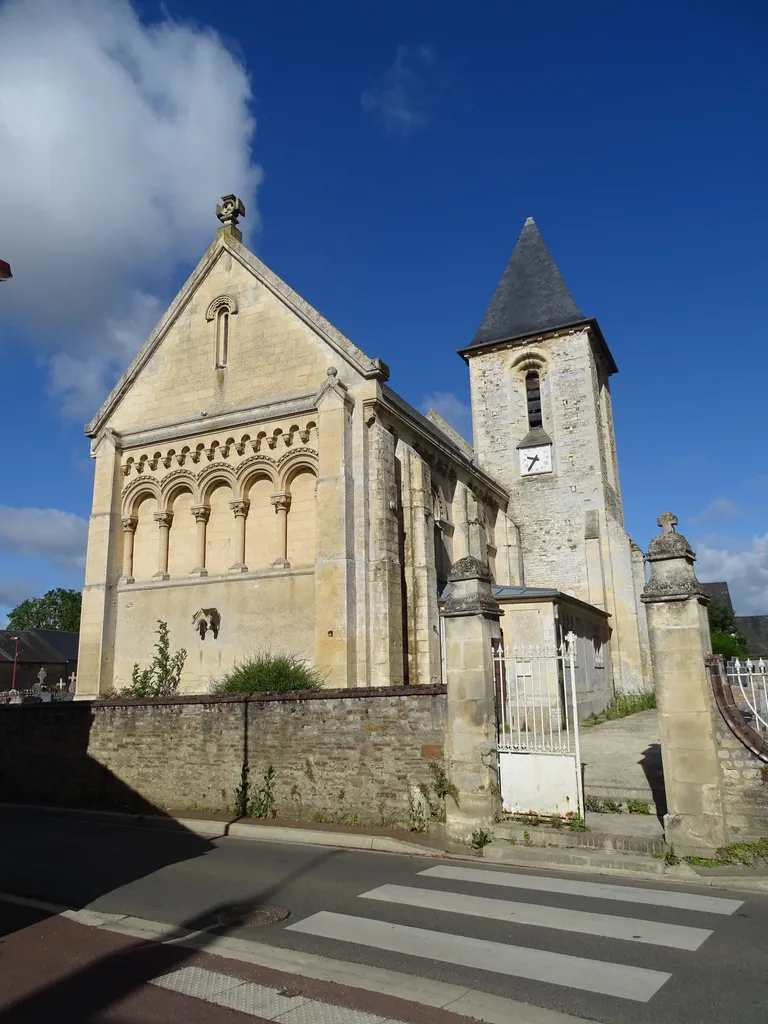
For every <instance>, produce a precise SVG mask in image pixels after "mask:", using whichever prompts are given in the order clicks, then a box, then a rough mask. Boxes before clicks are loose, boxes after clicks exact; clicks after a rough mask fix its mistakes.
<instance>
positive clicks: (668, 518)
mask: <svg viewBox="0 0 768 1024" xmlns="http://www.w3.org/2000/svg"><path fill="white" fill-rule="evenodd" d="M677 523H678V519H677V516H675V515H673V514H672V513H671V512H662V513H661V515H660V516H659V518H658V519H657V520H656V525H657V526H660V527H661V529H662V531H663V532H664V533H674V532H675V527H676V526H677Z"/></svg>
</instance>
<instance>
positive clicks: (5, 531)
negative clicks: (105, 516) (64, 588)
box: [0, 505, 88, 569]
mask: <svg viewBox="0 0 768 1024" xmlns="http://www.w3.org/2000/svg"><path fill="white" fill-rule="evenodd" d="M87 538H88V523H87V521H86V520H85V519H81V518H80V516H76V515H75V514H74V513H72V512H62V511H61V510H60V509H57V508H11V507H10V506H9V505H0V546H2V547H5V548H6V549H8V550H9V551H12V552H13V553H14V554H22V555H34V556H36V557H37V558H42V559H44V560H46V561H51V562H53V563H54V564H55V565H58V566H60V567H61V568H62V569H82V568H83V567H84V566H85V546H86V542H87Z"/></svg>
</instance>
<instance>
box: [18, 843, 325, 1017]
mask: <svg viewBox="0 0 768 1024" xmlns="http://www.w3.org/2000/svg"><path fill="white" fill-rule="evenodd" d="M338 853H339V851H338V850H325V851H323V852H322V853H319V854H318V855H317V856H316V857H314V858H312V860H311V861H309V862H308V863H306V864H303V865H302V866H301V867H298V868H296V870H294V871H293V872H291V873H290V874H288V875H286V876H285V878H283V879H281V880H280V882H278V883H276V884H274V885H271V886H269V887H267V888H265V889H263V890H262V891H260V892H259V893H256V894H254V896H253V897H252V898H251V899H247V900H243V899H239V900H238V901H237V903H236V904H235V903H222V904H219V905H218V906H216V907H213V908H209V909H207V910H206V911H205V912H204V913H203V914H198V915H195V916H194V917H191V918H189V919H188V920H186V921H184V922H183V923H182V924H180V925H179V926H178V927H176V928H174V929H173V930H171V929H169V934H168V935H167V936H166V938H165V941H164V944H163V945H160V944H159V943H157V942H144V941H136V942H134V943H133V944H132V945H131V946H130V947H129V948H127V949H123V950H120V951H119V952H116V953H111V954H107V955H106V956H104V957H102V958H101V959H99V960H98V961H96V962H95V963H91V964H89V965H87V966H85V967H83V968H81V969H79V970H77V971H75V972H74V973H72V974H70V975H68V976H67V977H66V978H64V979H62V980H60V981H56V982H54V983H53V984H50V985H46V986H45V987H42V988H40V989H38V990H37V991H36V992H34V993H33V994H32V995H29V996H27V997H25V998H23V999H21V1000H19V1001H17V1002H16V1003H14V1004H12V1005H11V1006H9V1007H7V1008H6V1009H4V1010H2V1011H0V1024H39V1022H40V1021H43V1020H50V1019H53V1018H54V1017H60V1016H61V1015H62V1007H65V1008H66V1019H67V1020H72V1021H78V1022H83V1024H86V1022H89V1021H97V1020H99V1019H100V1017H99V1014H100V1013H101V1012H103V1011H105V1010H106V1009H107V1008H108V1007H110V1006H112V1005H114V1004H115V1003H118V1002H120V1001H121V1000H123V999H125V998H126V997H127V996H129V995H130V994H131V993H132V992H135V991H136V990H137V989H140V988H141V987H142V986H143V985H146V984H147V983H148V982H150V981H151V980H152V979H153V978H156V977H157V976H158V975H160V974H165V973H168V972H169V971H172V970H178V968H179V967H180V966H182V965H183V964H184V962H185V961H186V960H188V959H189V958H190V957H191V956H193V955H194V952H195V951H193V950H191V949H188V948H185V947H183V946H178V945H171V944H170V943H173V942H175V941H179V940H182V939H186V938H189V937H190V936H191V935H193V934H194V933H196V932H199V930H200V929H204V928H207V929H208V931H207V932H206V935H207V936H208V937H209V939H212V938H213V937H214V936H221V935H226V934H228V933H229V932H231V931H233V930H235V929H237V928H240V927H242V926H244V925H246V924H247V923H248V919H249V918H250V917H251V915H252V914H254V913H255V912H256V911H257V910H258V909H259V908H260V907H262V906H264V905H265V904H268V903H270V901H271V900H273V899H274V898H275V897H276V896H278V895H279V894H280V893H281V892H282V891H283V890H284V889H286V888H287V887H288V886H290V885H291V884H292V883H293V882H295V881H297V880H298V879H299V878H301V877H302V875H305V874H307V873H309V872H312V871H314V870H315V869H316V868H318V867H319V866H320V865H322V864H324V863H326V862H327V861H328V860H330V859H332V858H333V857H335V856H337V855H338ZM223 920H226V922H227V923H226V925H220V926H218V927H214V928H210V925H211V923H212V922H215V921H223ZM101 934H104V933H101ZM205 943H206V938H205V936H201V942H200V946H199V947H198V951H203V952H204V951H205V948H204V947H205Z"/></svg>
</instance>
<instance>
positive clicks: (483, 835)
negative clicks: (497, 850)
mask: <svg viewBox="0 0 768 1024" xmlns="http://www.w3.org/2000/svg"><path fill="white" fill-rule="evenodd" d="M492 842H493V832H491V831H490V830H489V829H485V828H476V829H475V831H474V832H473V833H472V847H473V849H475V850H482V848H483V847H484V846H488V845H489V843H492Z"/></svg>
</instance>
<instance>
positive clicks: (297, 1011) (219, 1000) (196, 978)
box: [152, 967, 387, 1024]
mask: <svg viewBox="0 0 768 1024" xmlns="http://www.w3.org/2000/svg"><path fill="white" fill-rule="evenodd" d="M152 984H153V985H157V986H158V987H159V988H167V989H169V990H170V991H171V992H178V993H180V994H181V995H184V996H191V997H192V998H193V999H202V1000H203V1001H204V1002H206V1003H214V1004H215V1005H216V1006H226V1007H228V1008H229V1009H231V1010H239V1012H240V1013H245V1014H248V1015H249V1016H251V1017H258V1018H259V1019H260V1020H270V1021H278V1022H279V1024H387V1021H386V1018H385V1017H378V1016H376V1015H375V1014H373V1013H364V1012H363V1011H361V1010H350V1009H348V1008H347V1007H345V1006H336V1005H335V1004H334V1003H322V1002H320V1001H319V1000H317V999H307V997H306V996H284V995H282V993H280V992H279V991H278V990H277V989H275V988H269V987H267V986H266V985H257V984H256V983H255V982H253V981H245V980H244V979H243V978H234V977H232V976H231V975H229V974H222V973H221V972H220V971H209V970H206V968H204V967H182V968H181V970H178V971H172V972H171V973H170V974H164V975H162V976H161V977H159V978H153V979H152Z"/></svg>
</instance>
